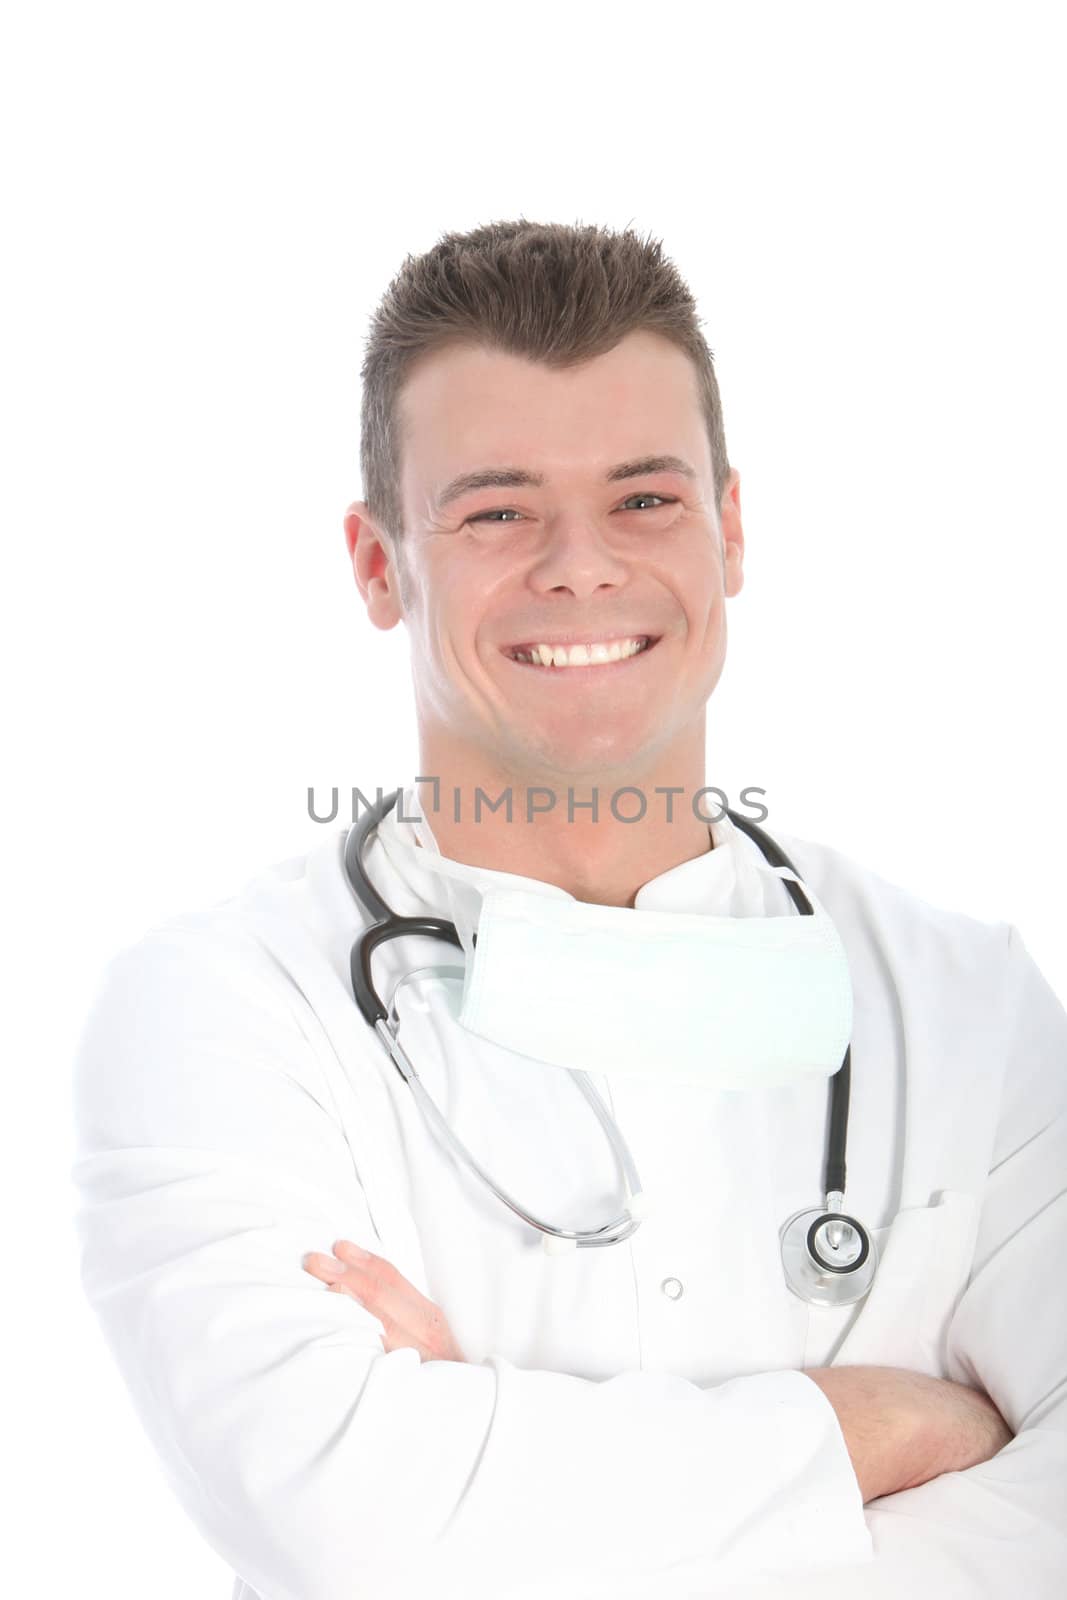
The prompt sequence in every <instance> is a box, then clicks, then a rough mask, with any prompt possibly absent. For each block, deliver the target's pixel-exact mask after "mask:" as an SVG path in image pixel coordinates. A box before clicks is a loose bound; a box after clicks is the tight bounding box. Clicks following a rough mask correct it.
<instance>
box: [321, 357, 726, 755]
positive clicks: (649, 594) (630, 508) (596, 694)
mask: <svg viewBox="0 0 1067 1600" xmlns="http://www.w3.org/2000/svg"><path fill="white" fill-rule="evenodd" d="M402 411H403V415H404V419H405V440H404V446H403V456H404V462H403V480H402V490H403V505H404V514H405V533H404V537H403V539H402V540H401V541H400V549H399V550H398V551H390V548H389V545H388V543H387V540H386V538H385V537H384V536H382V535H380V534H379V533H378V532H377V530H375V529H374V528H373V526H372V525H371V524H370V523H368V521H367V520H366V518H365V515H364V513H365V507H364V506H363V505H362V503H357V504H356V505H355V506H353V507H352V508H350V510H349V513H348V516H347V518H346V523H345V526H346V531H347V536H348V541H349V547H350V550H352V551H353V558H354V562H355V568H356V577H357V582H358V583H359V586H360V590H361V592H362V594H363V597H364V599H365V600H366V603H367V608H368V613H369V615H370V618H371V620H372V622H374V623H375V624H376V625H377V626H378V627H382V628H388V627H393V626H395V624H396V622H397V621H400V620H402V621H403V622H404V623H405V624H406V625H407V627H408V630H409V632H410V636H411V652H412V673H413V681H414V687H415V695H416V704H417V711H418V717H419V726H420V735H421V740H422V750H421V754H422V755H423V756H424V757H425V756H433V757H434V758H436V759H437V760H438V761H439V762H440V763H442V765H441V766H439V768H438V769H437V770H445V771H452V772H455V771H458V770H462V769H464V768H465V767H470V766H472V765H473V766H475V767H487V768H488V769H489V770H491V771H493V772H499V773H506V774H508V776H509V777H512V776H518V777H520V778H521V777H523V776H526V777H529V778H531V780H532V778H533V775H534V774H541V775H566V776H568V777H571V778H574V777H582V776H584V777H587V778H589V779H595V778H596V776H597V775H598V774H602V773H607V772H609V771H615V772H616V773H618V772H627V771H631V772H638V771H643V770H648V769H654V766H655V762H656V759H657V756H658V755H660V754H663V753H666V754H667V755H668V757H669V758H672V759H673V758H675V757H677V754H678V752H679V751H680V750H686V749H687V742H688V741H689V740H690V739H692V740H694V741H696V744H695V746H694V749H695V751H696V755H697V756H698V758H699V759H702V756H703V737H704V718H705V706H706V702H707V700H708V697H709V695H710V694H711V692H712V690H713V689H714V687H715V685H716V683H717V682H718V679H719V675H720V673H721V671H722V666H723V660H724V657H725V652H726V610H725V600H726V598H727V597H728V596H732V595H735V594H737V592H738V591H739V589H740V588H741V582H742V570H741V565H742V556H743V539H742V533H741V517H740V492H739V483H738V479H737V474H736V473H734V474H733V475H732V476H731V479H730V483H729V484H728V485H727V486H726V492H725V494H724V495H723V499H722V504H721V508H720V507H718V506H716V503H715V496H714V490H713V482H712V467H711V453H710V446H709V444H708V439H707V434H706V431H705V427H704V422H703V416H702V413H701V411H700V409H699V403H698V398H697V387H696V376H695V373H694V372H693V369H692V367H691V365H690V363H689V360H688V358H687V357H686V356H685V355H684V354H683V352H682V351H681V350H680V349H678V348H677V347H676V346H674V345H672V344H670V343H669V342H668V341H667V340H665V339H662V338H659V337H658V336H656V335H655V334H650V333H645V332H639V333H633V334H630V335H628V336H627V337H626V338H625V339H624V340H622V341H621V342H620V343H619V344H618V345H617V346H616V347H615V349H613V350H611V351H609V352H608V353H607V354H606V355H602V356H599V357H597V358H595V359H594V360H591V361H589V362H586V363H585V364H583V365H581V366H578V367H574V368H571V369H570V370H569V371H562V372H561V371H551V370H549V369H548V368H546V367H543V366H540V365H538V364H536V363H533V362H531V361H528V360H526V359H525V358H523V357H520V356H513V355H507V354H502V353H501V352H499V351H492V350H487V349H485V348H482V347H472V346H469V345H463V346H453V347H450V348H448V349H446V350H443V351H437V352H435V353H434V354H433V355H432V356H429V357H427V358H426V359H425V360H424V361H423V362H422V363H420V365H419V366H418V367H417V368H416V369H415V371H414V372H413V374H412V376H411V377H410V379H409V380H408V382H407V384H406V385H405V388H404V391H403V396H402ZM398 561H399V562H402V563H403V566H404V574H403V578H404V581H403V583H402V584H401V583H400V582H399V581H398V580H399V576H400V575H399V573H398V569H397V562H398ZM633 640H642V641H645V640H647V641H648V643H647V644H642V646H641V648H640V650H639V651H638V653H636V654H633V655H628V654H625V653H624V654H623V655H622V657H621V659H616V660H610V659H609V660H606V661H605V660H602V658H601V657H602V652H601V651H600V650H599V649H592V648H590V650H589V654H590V656H591V660H590V664H588V665H582V664H578V663H574V664H570V663H571V651H570V646H571V645H572V644H574V643H580V644H585V645H586V646H587V647H592V646H594V645H606V646H607V647H608V653H609V655H612V654H614V653H615V652H614V651H613V650H612V648H611V647H612V646H613V645H617V644H620V643H621V644H622V645H623V648H624V652H625V651H627V650H629V649H630V648H632V646H631V645H630V644H629V643H628V642H629V641H633ZM539 646H541V647H545V649H543V650H539V648H538V647H539ZM548 648H550V649H551V650H552V664H551V665H545V664H543V661H542V656H543V654H544V653H545V650H547V649H548ZM561 649H566V650H567V660H568V663H569V664H567V665H562V664H557V662H558V661H559V656H558V652H559V651H560V650H561ZM579 656H580V653H579ZM524 657H525V658H526V659H524ZM530 657H532V659H529V658H530ZM690 753H691V752H690Z"/></svg>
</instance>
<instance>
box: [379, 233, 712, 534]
mask: <svg viewBox="0 0 1067 1600" xmlns="http://www.w3.org/2000/svg"><path fill="white" fill-rule="evenodd" d="M701 320H702V319H700V318H699V317H698V316H697V314H696V301H695V300H694V298H693V295H692V294H691V293H690V291H689V289H688V287H687V286H686V284H685V282H684V281H683V279H682V277H681V276H680V274H679V273H678V271H677V268H676V267H675V266H674V265H673V264H672V263H671V262H670V261H668V260H666V259H665V258H664V256H663V254H662V246H661V244H660V242H659V241H658V240H653V239H652V238H651V237H649V238H648V239H644V240H642V239H640V238H638V236H637V235H636V234H634V233H632V232H631V231H630V230H629V228H627V229H624V230H623V231H622V232H618V233H617V232H613V231H612V230H610V229H608V228H603V227H597V226H595V225H593V224H589V225H588V226H586V225H574V226H568V225H566V224H563V223H558V222H546V223H541V222H527V221H526V220H525V219H520V220H519V221H516V222H490V223H487V224H486V225H485V226H484V227H480V228H474V229H472V230H471V231H470V232H469V233H446V234H443V235H442V236H441V238H440V239H439V240H438V241H437V243H436V244H435V245H433V246H432V248H431V249H429V250H427V251H426V252H425V253H424V254H423V255H420V256H410V255H409V256H407V257H406V258H405V260H404V263H403V265H402V267H401V268H400V271H399V272H398V273H397V275H396V277H395V278H394V279H393V280H392V282H391V283H390V285H389V287H388V289H387V290H386V292H385V294H384V295H383V297H382V300H381V302H380V304H379V306H378V308H377V310H376V311H375V313H374V315H373V317H372V319H371V325H370V332H369V334H368V336H367V343H366V351H365V355H364V360H363V367H362V371H361V374H360V376H361V379H362V383H363V401H362V413H361V429H360V468H361V472H362V477H363V498H364V500H365V501H366V504H367V509H368V512H369V514H370V516H371V517H372V518H373V519H374V521H375V522H376V523H378V525H379V526H380V527H382V528H384V529H385V531H386V533H388V534H391V535H393V536H394V538H395V539H398V540H399V539H400V538H401V537H402V536H403V532H404V529H403V510H402V504H401V494H400V471H401V458H400V446H401V438H400V426H399V423H400V418H399V415H398V401H399V396H400V392H401V390H402V388H403V386H404V383H405V381H406V380H407V378H408V377H409V376H410V375H411V372H412V369H413V367H414V366H415V363H416V362H417V361H419V360H420V358H422V357H423V356H426V355H428V354H430V353H431V352H434V351H437V350H440V349H441V348H443V347H444V346H446V345H454V344H471V345H483V346H486V347H488V348H490V349H497V350H502V351H506V352H507V353H509V354H512V355H521V356H525V357H527V358H528V359H529V360H533V361H539V362H542V363H543V364H544V365H545V366H548V367H556V368H564V367H569V366H574V365H577V364H578V363H579V362H581V361H585V360H589V359H590V358H592V357H594V356H598V355H602V354H604V353H606V352H607V351H608V350H611V349H613V348H614V346H615V345H616V344H617V343H618V342H619V340H620V339H622V338H624V337H625V335H626V334H628V333H631V332H633V331H635V330H637V329H647V330H649V331H650V332H654V333H658V334H661V335H662V336H663V337H664V338H665V339H670V340H671V341H672V342H673V343H674V344H676V345H678V346H679V347H680V348H681V349H682V350H684V351H685V353H686V355H688V356H689V358H690V360H691V361H692V362H693V365H694V367H695V368H696V374H697V385H698V393H699V395H700V401H701V406H702V409H703V412H704V419H705V423H706V425H707V430H708V439H709V442H710V445H711V462H712V469H713V473H714V480H715V485H714V486H715V494H716V504H718V500H719V499H720V498H721V496H722V494H723V492H724V490H725V488H726V482H727V479H728V478H729V476H730V470H731V468H730V463H729V460H728V458H727V454H726V436H725V433H724V430H723V421H722V406H721V403H720V400H719V385H718V382H717V381H716V377H715V368H714V366H713V364H712V352H711V351H710V350H709V348H708V346H707V344H706V343H705V341H704V337H703V335H702V333H701V332H700V322H701Z"/></svg>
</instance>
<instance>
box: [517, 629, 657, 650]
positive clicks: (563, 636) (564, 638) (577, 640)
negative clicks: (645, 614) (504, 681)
mask: <svg viewBox="0 0 1067 1600" xmlns="http://www.w3.org/2000/svg"><path fill="white" fill-rule="evenodd" d="M662 637H663V635H662V634H661V633H646V632H645V631H644V629H643V628H635V629H634V631H633V632H632V633H625V632H623V631H622V629H619V628H616V629H614V631H613V632H611V633H558V634H556V635H554V636H553V635H551V634H547V633H539V634H538V635H537V637H536V638H535V639H518V640H516V642H515V643H514V644H502V645H501V646H500V648H501V650H502V651H503V652H504V654H505V655H507V654H508V652H509V651H510V650H532V649H534V647H535V646H536V645H539V644H548V645H551V646H552V648H553V649H555V647H556V646H557V645H561V644H562V645H566V646H567V648H568V649H569V648H570V646H571V645H572V644H613V643H615V641H616V640H618V641H620V642H621V641H622V640H623V639H647V640H648V641H649V644H648V648H649V649H650V650H651V648H652V646H653V645H654V644H658V643H659V641H660V639H662Z"/></svg>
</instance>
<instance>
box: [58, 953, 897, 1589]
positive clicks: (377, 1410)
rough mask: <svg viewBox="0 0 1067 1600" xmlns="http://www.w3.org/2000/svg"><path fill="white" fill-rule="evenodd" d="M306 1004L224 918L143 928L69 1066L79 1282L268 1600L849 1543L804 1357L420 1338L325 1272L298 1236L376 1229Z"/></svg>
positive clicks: (717, 1574)
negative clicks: (601, 1363) (725, 1374)
mask: <svg viewBox="0 0 1067 1600" xmlns="http://www.w3.org/2000/svg"><path fill="white" fill-rule="evenodd" d="M302 1004H304V1002H303V1000H302V997H301V996H300V995H299V993H298V991H297V990H296V989H295V987H293V986H290V985H288V984H287V980H285V979H284V977H283V976H281V975H279V974H278V973H277V971H276V969H274V968H272V966H271V965H270V963H269V960H268V958H267V957H266V956H265V955H264V954H263V952H262V951H260V950H259V949H258V947H256V946H255V945H254V944H253V943H252V941H251V940H248V939H247V938H246V937H243V936H241V935H239V933H238V932H236V931H235V932H234V933H233V934H232V935H224V934H222V933H216V932H213V931H208V930H199V929H181V930H179V931H171V930H160V931H158V932H154V933H151V934H149V935H147V936H146V937H145V938H144V939H143V940H142V941H141V942H140V943H139V944H137V945H135V946H133V947H132V948H131V949H129V950H127V951H124V952H123V953H122V954H121V955H120V956H119V957H117V958H116V959H115V960H114V961H113V962H112V963H111V965H110V967H109V969H108V971H107V974H106V977H105V981H104V983H103V986H102V989H101V992H100V994H99V995H98V998H97V1002H96V1005H95V1007H94V1009H93V1012H92V1014H91V1016H90V1018H89V1021H88V1023H87V1025H86V1029H85V1032H84V1035H83V1039H82V1043H81V1047H80V1050H79V1055H78V1060H77V1063H76V1070H75V1123H76V1136H77V1146H76V1149H77V1158H76V1162H75V1166H74V1171H73V1177H74V1181H75V1184H76V1186H77V1188H78V1190H79V1195H80V1209H79V1212H78V1217H77V1227H78V1232H79V1237H80V1242H81V1259H82V1269H81V1270H82V1283H83V1286H84V1289H85V1292H86V1295H87V1297H88V1299H89V1301H90V1303H91V1304H92V1306H93V1308H94V1310H95V1312H96V1315H97V1317H98V1319H99V1321H100V1324H101V1326H102V1329H103V1332H104V1334H105V1336H106V1339H107V1341H108V1344H109V1347H110V1349H111V1351H112V1353H113V1355H114V1358H115V1360H116V1362H117V1364H118V1366H119V1368H120V1371H121V1373H122V1376H123V1378H124V1380H125V1382H126V1384H127V1386H128V1389H129V1392H130V1394H131V1397H132V1399H133V1402H134V1404H135V1406H136V1409H137V1411H138V1414H139V1416H140V1419H141V1421H142V1424H143V1426H144V1427H145V1429H146V1431H147V1433H148V1435H149V1436H150V1438H151V1439H152V1441H153V1444H154V1446H155V1448H156V1450H157V1452H158V1454H159V1456H160V1458H161V1461H162V1463H163V1465H164V1468H165V1471H166V1473H167V1476H168V1480H169V1482H170V1484H171V1486H172V1488H173V1490H174V1492H175V1494H176V1496H177V1497H178V1499H179V1500H180V1502H181V1503H182V1505H183V1506H184V1508H185V1510H186V1512H187V1513H188V1515H189V1516H190V1517H191V1518H192V1520H193V1521H194V1522H195V1524H196V1525H197V1527H198V1528H199V1529H200V1531H201V1533H202V1534H203V1536H204V1538H205V1539H206V1540H207V1542H208V1543H209V1544H210V1545H211V1546H212V1547H213V1548H214V1549H215V1550H216V1551H217V1552H218V1553H219V1555H220V1556H222V1557H223V1558H224V1559H225V1560H226V1561H227V1562H228V1563H229V1564H230V1565H231V1566H232V1567H233V1568H234V1569H235V1571H237V1572H239V1573H240V1574H241V1575H242V1577H244V1578H245V1579H246V1580H247V1582H248V1583H250V1584H251V1585H253V1586H254V1587H255V1588H256V1590H257V1591H258V1592H259V1594H260V1595H261V1596H262V1597H263V1600H346V1597H347V1596H352V1597H355V1596H356V1595H360V1594H367V1593H373V1594H375V1595H376V1596H378V1597H380V1600H386V1597H389V1596H394V1595H406V1594H414V1593H415V1592H418V1591H420V1590H425V1588H426V1587H427V1585H430V1586H431V1587H432V1592H433V1593H434V1595H435V1597H436V1596H440V1595H442V1594H448V1593H452V1592H455V1593H457V1594H458V1593H461V1592H462V1593H464V1594H469V1595H473V1594H476V1593H478V1592H480V1591H479V1585H484V1587H485V1592H486V1593H487V1594H489V1593H492V1594H493V1595H494V1596H496V1597H497V1600H503V1597H507V1596H511V1595H515V1596H518V1595H522V1594H527V1595H530V1594H535V1593H549V1592H551V1593H553V1594H554V1595H560V1596H564V1595H567V1594H570V1593H572V1592H573V1593H575V1594H582V1595H588V1594H595V1593H600V1592H603V1593H605V1594H608V1593H612V1594H614V1593H622V1592H624V1583H623V1574H627V1575H628V1576H629V1578H630V1580H631V1581H632V1578H633V1575H634V1574H644V1575H647V1577H648V1579H649V1592H654V1593H658V1594H667V1593H670V1592H671V1585H670V1583H669V1579H670V1577H671V1575H672V1573H681V1572H683V1571H684V1572H685V1573H686V1574H688V1575H689V1576H690V1578H691V1575H692V1574H693V1573H699V1574H700V1575H701V1578H702V1579H703V1580H706V1581H707V1582H708V1583H709V1585H710V1584H711V1583H712V1582H713V1581H714V1582H722V1581H725V1580H726V1579H728V1578H731V1577H738V1578H745V1579H747V1578H750V1577H752V1576H753V1575H758V1574H760V1573H767V1572H775V1571H783V1572H785V1571H788V1572H789V1573H794V1574H795V1573H802V1572H804V1571H807V1570H819V1571H822V1570H823V1569H824V1568H825V1567H826V1566H827V1565H833V1564H834V1563H842V1562H850V1563H860V1564H862V1563H863V1562H864V1561H865V1560H867V1559H869V1557H870V1537H869V1534H868V1531H867V1527H866V1524H865V1521H864V1515H863V1509H862V1504H861V1500H860V1492H859V1488H858V1485H857V1483H856V1479H855V1475H854V1473H853V1471H852V1468H851V1465H850V1462H849V1458H848V1454H847V1451H846V1449H845V1444H844V1440H843V1437H842V1434H841V1431H840V1428H839V1426H838V1423H837V1419H836V1417H835V1415H834V1412H833V1410H832V1408H831V1406H830V1405H829V1403H828V1401H827V1400H826V1398H825V1396H824V1395H823V1394H822V1393H821V1392H820V1390H819V1389H818V1387H817V1386H816V1385H815V1384H814V1383H812V1382H811V1381H810V1379H808V1378H807V1377H805V1376H804V1375H803V1374H801V1373H799V1372H777V1373H770V1374H766V1375H763V1376H754V1377H743V1378H739V1379H735V1380H733V1381H732V1382H729V1383H725V1384H722V1385H720V1386H718V1387H716V1388H712V1389H703V1388H701V1387H699V1386H697V1385H696V1384H693V1383H690V1382H688V1381H687V1380H685V1379H682V1378H678V1377H674V1376H670V1375H667V1374H657V1373H651V1372H637V1371H635V1372H628V1373H624V1374H621V1375H619V1376H617V1377H614V1378H612V1379H610V1380H608V1381H605V1382H600V1383H597V1382H591V1381H588V1380H585V1379H581V1378H577V1377H574V1376H571V1375H569V1374H564V1373H558V1372H551V1371H530V1370H524V1369H520V1368H517V1367H515V1366H513V1365H512V1364H511V1363H510V1362H508V1361H506V1360H504V1359H502V1358H499V1357H495V1356H493V1357H490V1358H488V1359H487V1360H486V1361H484V1362H482V1363H481V1364H478V1365H472V1364H469V1363H461V1362H457V1361H452V1360H431V1361H426V1362H423V1361H422V1360H421V1359H420V1356H419V1354H418V1352H417V1351H416V1350H414V1349H410V1348H401V1349H393V1350H391V1351H389V1352H386V1350H385V1349H384V1346H383V1341H382V1331H383V1330H382V1325H381V1323H380V1322H379V1321H378V1319H377V1318H376V1317H375V1316H374V1315H373V1313H372V1312H370V1311H368V1310H366V1309H364V1308H362V1307H361V1306H359V1305H358V1304H357V1303H354V1302H353V1301H352V1300H351V1299H349V1298H348V1297H347V1296H344V1295H340V1294H329V1293H325V1292H323V1290H322V1285H321V1283H319V1282H317V1281H316V1280H315V1279H314V1278H312V1277H310V1276H309V1275H308V1274H307V1273H306V1272H305V1271H304V1269H303V1266H302V1262H303V1260H304V1257H305V1255H306V1253H307V1251H308V1249H309V1248H313V1247H315V1246H316V1245H318V1246H319V1247H320V1248H323V1249H326V1248H328V1247H329V1245H330V1244H331V1243H332V1242H333V1241H335V1240H337V1239H340V1238H354V1239H357V1240H362V1241H364V1242H366V1243H368V1244H370V1245H371V1246H372V1247H375V1244H374V1233H373V1227H372V1224H371V1220H370V1215H369V1211H368V1208H367V1201H366V1198H365V1196H364V1194H363V1190H362V1188H361V1185H360V1182H359V1178H358V1174H357V1172H356V1170H355V1167H354V1163H353V1158H352V1153H351V1150H350V1148H349V1145H348V1143H347V1141H346V1139H345V1136H344V1132H343V1129H342V1127H341V1126H340V1124H339V1122H338V1121H337V1119H336V1115H335V1113H334V1112H333V1111H332V1109H331V1107H330V1096H329V1092H328V1088H327V1086H326V1084H325V1081H324V1079H323V1077H322V1068H321V1065H320V1063H319V1061H318V1058H317V1056H316V1054H315V1051H314V1049H313V1048H312V1046H311V1045H310V1044H309V1040H308V1030H306V1029H305V1028H303V1027H302V1026H301V1019H300V1014H299V1008H300V1006H301V1005H302ZM380 1249H381V1253H382V1254H383V1255H386V1256H387V1255H388V1241H381V1242H380ZM827 1527H830V1528H832V1529H833V1538H832V1539H831V1540H829V1541H828V1540H827V1539H826V1537H825V1529H826V1528H827ZM568 1585H572V1586H574V1587H573V1588H570V1587H568ZM601 1586H602V1587H601ZM681 1592H688V1593H693V1592H694V1590H693V1588H692V1587H689V1588H688V1589H687V1590H682V1591H681Z"/></svg>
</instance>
